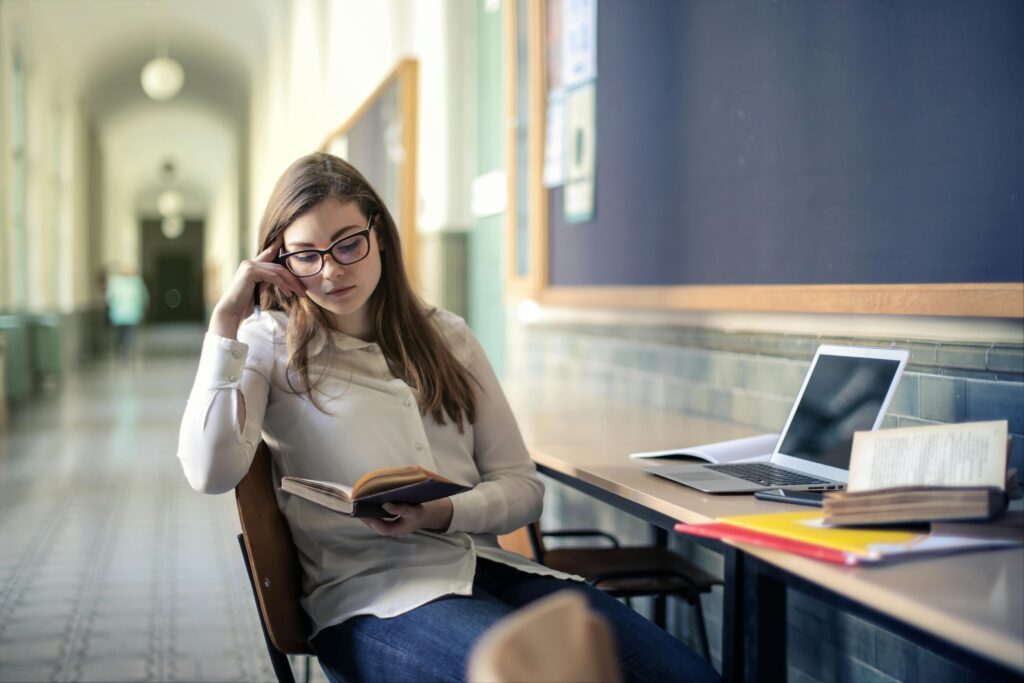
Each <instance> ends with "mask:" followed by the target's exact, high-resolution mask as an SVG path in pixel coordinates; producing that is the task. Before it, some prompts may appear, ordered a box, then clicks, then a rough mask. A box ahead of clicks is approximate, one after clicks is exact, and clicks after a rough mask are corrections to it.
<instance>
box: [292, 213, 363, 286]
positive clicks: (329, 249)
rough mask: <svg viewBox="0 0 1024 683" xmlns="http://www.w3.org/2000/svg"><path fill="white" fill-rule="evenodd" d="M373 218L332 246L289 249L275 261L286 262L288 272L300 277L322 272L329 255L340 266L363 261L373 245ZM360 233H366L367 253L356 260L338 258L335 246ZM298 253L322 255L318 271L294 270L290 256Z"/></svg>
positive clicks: (337, 240) (340, 238)
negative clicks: (304, 271)
mask: <svg viewBox="0 0 1024 683" xmlns="http://www.w3.org/2000/svg"><path fill="white" fill-rule="evenodd" d="M373 219H374V216H373V215H371V216H370V219H369V220H368V221H366V227H365V228H363V229H362V230H358V231H356V232H350V233H349V234H347V235H345V236H343V237H339V238H338V239H336V240H335V241H334V242H333V243H332V244H331V246H329V247H327V248H326V249H299V250H298V251H289V252H288V253H285V254H279V255H278V256H277V258H275V259H274V263H279V264H284V267H285V268H288V272H289V273H291V274H292V275H294V276H295V277H298V278H303V277H313V276H314V275H319V274H320V273H322V272H323V270H324V263H326V259H327V257H328V255H329V256H330V257H331V258H332V259H334V262H335V263H337V264H338V265H339V266H351V265H352V264H353V263H359V262H360V261H362V260H363V259H365V258H366V257H367V256H369V255H370V249H369V247H370V246H371V245H370V244H369V242H370V231H371V230H372V229H373ZM360 235H365V236H366V242H367V247H368V248H367V250H366V253H365V254H363V255H362V256H360V257H359V258H357V259H356V260H355V261H342V260H340V259H338V257H336V256H335V255H334V248H335V247H336V246H338V244H339V243H341V242H344V241H346V240H350V239H352V238H353V237H359V236H360ZM298 254H319V255H320V267H319V268H317V270H316V272H314V273H310V274H309V275H299V274H298V273H296V272H295V271H294V270H292V269H291V268H289V267H288V258H289V257H291V256H296V255H298Z"/></svg>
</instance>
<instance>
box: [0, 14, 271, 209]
mask: <svg viewBox="0 0 1024 683" xmlns="http://www.w3.org/2000/svg"><path fill="white" fill-rule="evenodd" d="M0 1H2V2H4V3H10V5H9V7H11V8H12V9H13V10H14V11H13V12H11V13H10V14H9V16H13V17H14V18H15V20H16V21H17V22H20V23H21V24H22V25H23V26H24V28H25V29H27V30H23V31H21V35H22V41H23V42H24V43H26V45H25V47H26V48H28V49H27V50H26V52H27V53H28V54H29V55H33V54H35V55H46V56H47V58H50V59H52V61H53V62H54V63H56V64H59V65H61V68H62V70H63V74H62V78H61V81H62V86H63V87H68V88H70V89H71V91H77V92H79V93H81V96H82V99H83V101H84V103H85V106H86V111H87V115H88V117H89V119H90V120H91V122H92V124H93V126H94V127H95V129H96V131H97V132H98V134H99V138H100V144H101V147H102V148H103V154H104V159H103V163H104V164H109V167H108V168H107V171H106V172H105V173H104V177H105V178H106V179H107V181H108V182H112V183H113V184H114V185H116V186H117V187H118V188H119V191H118V192H117V193H116V196H117V197H118V198H119V199H118V200H117V202H118V203H119V204H121V203H122V202H129V203H131V204H134V205H135V207H136V209H143V210H146V209H148V207H149V206H150V205H151V204H152V203H153V195H154V188H155V187H157V186H158V185H159V183H160V165H161V162H162V161H163V160H164V159H173V160H174V161H175V164H176V167H177V169H178V170H177V174H176V181H177V184H178V185H179V186H180V187H182V188H183V189H187V188H192V190H191V191H186V196H187V197H188V198H189V199H190V206H191V209H192V210H198V209H199V206H198V205H197V202H198V203H203V200H208V199H209V197H210V196H211V195H213V194H214V193H215V192H216V190H215V184H216V183H219V182H223V179H224V169H225V168H226V167H228V166H230V165H235V166H237V164H236V162H237V161H238V159H239V156H238V155H239V152H240V148H242V147H244V146H245V145H246V144H247V143H248V119H249V111H248V110H249V107H250V84H251V82H252V79H253V78H258V77H260V75H261V74H262V73H263V71H264V70H265V63H266V60H265V54H266V49H267V48H266V45H267V40H268V31H269V30H270V26H271V23H272V22H274V23H275V24H276V23H280V21H281V19H280V17H281V16H283V15H284V14H285V12H284V9H285V7H284V3H283V2H282V0H68V1H59V2H45V1H43V2H41V1H39V0H0ZM15 26H16V27H17V24H15ZM158 45H162V46H165V47H166V49H167V51H168V54H169V56H170V57H172V58H173V59H175V60H177V61H178V62H180V63H181V65H182V67H183V69H184V71H185V84H184V87H183V88H182V91H181V92H180V93H179V94H178V95H177V96H176V97H174V98H173V99H172V100H169V101H167V102H155V101H153V100H151V99H149V98H148V97H147V96H146V94H145V93H144V92H143V91H142V86H141V84H140V80H139V77H140V74H141V71H142V67H143V66H144V65H145V64H146V62H148V61H149V60H150V59H152V58H153V57H154V56H156V53H157V48H158ZM241 152H242V153H243V154H244V149H241ZM224 155H230V158H224ZM240 180H241V181H242V182H244V179H240ZM105 196H106V197H108V198H110V197H111V195H110V194H109V193H107V194H105ZM112 201H113V200H112ZM124 208H127V207H123V208H121V209H119V208H117V207H108V209H109V210H112V211H115V212H117V211H121V210H123V209H124Z"/></svg>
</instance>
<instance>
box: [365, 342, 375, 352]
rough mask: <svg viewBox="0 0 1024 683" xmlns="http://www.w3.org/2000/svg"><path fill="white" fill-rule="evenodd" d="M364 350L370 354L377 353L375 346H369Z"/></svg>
mask: <svg viewBox="0 0 1024 683" xmlns="http://www.w3.org/2000/svg"><path fill="white" fill-rule="evenodd" d="M366 350H367V351H369V352H370V353H376V352H377V345H376V344H370V345H369V346H367V347H366Z"/></svg>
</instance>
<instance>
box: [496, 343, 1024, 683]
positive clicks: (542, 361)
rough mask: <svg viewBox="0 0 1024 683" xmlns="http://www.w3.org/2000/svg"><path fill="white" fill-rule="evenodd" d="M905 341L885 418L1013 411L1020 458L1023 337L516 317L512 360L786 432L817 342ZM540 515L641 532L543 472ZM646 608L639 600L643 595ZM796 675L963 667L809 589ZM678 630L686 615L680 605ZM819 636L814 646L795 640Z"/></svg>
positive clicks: (800, 606)
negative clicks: (847, 333)
mask: <svg viewBox="0 0 1024 683" xmlns="http://www.w3.org/2000/svg"><path fill="white" fill-rule="evenodd" d="M824 343H829V344H840V345H860V346H875V347H897V348H907V349H910V351H911V357H910V362H909V364H908V366H907V370H906V372H905V373H904V376H903V379H902V380H901V382H900V386H899V388H898V390H897V393H896V396H895V397H894V399H893V402H892V404H891V406H890V408H889V412H888V415H887V417H886V420H885V426H887V427H895V426H909V425H919V424H932V423H936V422H958V421H965V420H985V419H1007V420H1009V423H1010V432H1011V433H1012V441H1013V443H1012V451H1011V456H1010V462H1011V466H1016V467H1018V468H1019V469H1024V347H1022V346H1020V345H1007V344H978V343H949V342H945V341H943V342H940V341H927V340H905V339H877V338H876V339H865V338H856V337H828V338H826V337H814V336H796V335H782V334H761V333H758V334H745V333H733V332H719V331H714V330H708V329H700V328H685V327H669V326H647V327H644V326H640V327H620V326H614V325H585V324H567V323H542V324H535V325H531V326H528V327H526V328H525V329H524V330H522V334H521V336H520V342H519V347H517V348H516V349H514V351H515V353H516V354H518V355H517V356H516V367H517V369H518V370H519V371H521V372H525V373H526V374H528V375H537V376H545V377H549V378H550V377H558V378H562V379H563V380H564V381H566V382H567V383H571V384H572V385H573V386H577V387H581V388H583V389H585V390H591V391H596V392H601V393H605V394H608V395H615V396H619V397H621V398H623V399H625V400H627V401H633V402H636V403H639V404H641V405H652V406H658V407H662V408H668V409H670V410H675V411H678V412H680V413H690V414H696V415H706V416H709V417H714V418H720V419H725V420H730V421H734V422H738V423H742V424H745V425H749V426H751V427H755V428H757V429H760V430H763V431H766V432H767V431H780V430H781V429H782V427H783V425H784V423H785V420H786V417H787V416H788V414H789V410H790V408H791V407H792V402H793V398H794V396H795V394H796V392H797V391H798V390H799V388H800V385H801V382H802V380H803V377H804V373H805V372H806V370H807V367H808V365H809V363H810V360H811V357H812V356H813V354H814V350H815V348H817V346H818V345H819V344H824ZM546 483H547V484H548V494H547V500H546V501H545V502H546V505H545V519H544V525H545V527H546V528H549V529H554V528H564V527H570V526H572V527H581V526H586V527H590V526H597V527H600V528H604V529H607V530H613V531H614V532H615V533H617V534H618V535H619V536H620V538H622V539H623V540H626V541H627V542H646V541H647V540H648V536H649V533H650V531H649V529H648V528H647V527H646V525H644V524H643V523H641V522H639V521H637V520H636V519H634V518H632V517H630V516H628V515H625V514H623V513H621V512H618V511H617V510H615V509H613V508H611V507H609V506H607V505H603V504H601V503H597V502H595V501H593V499H591V498H589V497H588V496H586V495H584V494H581V493H578V492H576V491H573V490H571V489H568V488H566V487H564V486H561V485H559V484H557V483H556V482H553V481H551V480H548V481H547V482H546ZM672 543H673V544H674V547H676V548H678V549H679V550H680V551H682V552H685V553H687V554H689V555H691V556H692V557H693V558H694V560H695V561H697V562H698V563H699V564H701V565H702V566H704V567H706V568H708V569H709V570H711V571H714V572H718V573H719V574H720V573H721V571H722V561H721V557H720V556H718V555H717V554H715V553H712V552H711V551H708V550H706V549H704V548H701V547H700V546H697V545H695V544H691V543H688V542H687V541H685V540H682V539H678V538H673V539H672ZM721 600H722V595H721V591H720V590H717V591H715V592H714V593H712V595H711V596H710V598H707V597H706V598H705V601H704V609H705V614H706V619H707V623H708V631H709V638H710V640H711V649H712V657H713V659H714V660H715V665H716V666H718V667H721V648H720V646H721V642H720V636H721ZM642 609H645V608H642ZM789 610H790V619H789V623H790V629H791V633H790V634H789V640H788V642H789V643H790V648H792V651H791V656H790V658H789V661H790V681H793V682H799V683H810V682H812V681H841V680H847V681H896V680H898V681H906V682H910V683H912V682H916V681H929V683H933V682H934V681H938V680H958V681H959V680H970V677H969V676H968V675H967V674H966V672H964V671H963V670H962V669H960V668H959V667H958V666H956V665H955V664H954V663H951V662H946V661H945V660H942V659H939V658H938V657H936V656H934V655H932V654H931V653H929V652H926V651H923V650H919V649H918V648H915V647H912V646H911V645H909V644H908V643H906V642H905V641H903V640H901V639H899V638H898V637H896V636H894V635H891V634H888V633H886V632H884V631H880V630H878V629H876V628H874V627H872V626H871V625H869V624H867V623H866V622H863V621H861V620H859V619H855V618H853V617H850V616H849V615H844V614H839V613H835V612H833V611H829V610H827V609H825V608H824V607H823V606H821V605H820V604H818V603H816V602H814V601H813V600H811V599H810V598H807V597H806V596H800V595H797V594H794V595H792V596H791V599H790V602H789ZM670 618H671V623H670V626H672V628H673V629H676V632H677V635H678V634H681V637H683V638H684V639H687V640H689V635H688V634H690V633H692V629H689V628H688V621H689V620H690V619H691V618H692V615H691V614H689V613H688V611H687V610H685V608H684V607H682V606H676V609H674V610H673V612H672V614H671V615H670ZM806 642H814V643H815V644H816V645H815V647H814V648H806V647H799V646H798V644H799V643H806Z"/></svg>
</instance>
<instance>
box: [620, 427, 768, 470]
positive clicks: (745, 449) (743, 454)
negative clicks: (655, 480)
mask: <svg viewBox="0 0 1024 683" xmlns="http://www.w3.org/2000/svg"><path fill="white" fill-rule="evenodd" d="M778 441H779V435H778V434H758V435H757V436H748V437H744V438H742V439H730V440H729V441H717V442H715V443H706V444H702V445H700V446H690V447H687V448H670V449H668V450H665V451H643V452H640V453H630V454H629V457H630V458H633V459H634V460H646V459H662V458H663V459H666V460H700V461H703V462H710V463H712V464H716V465H717V464H721V463H727V462H760V461H767V460H769V459H770V458H771V456H772V451H773V450H775V444H776V443H778Z"/></svg>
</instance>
